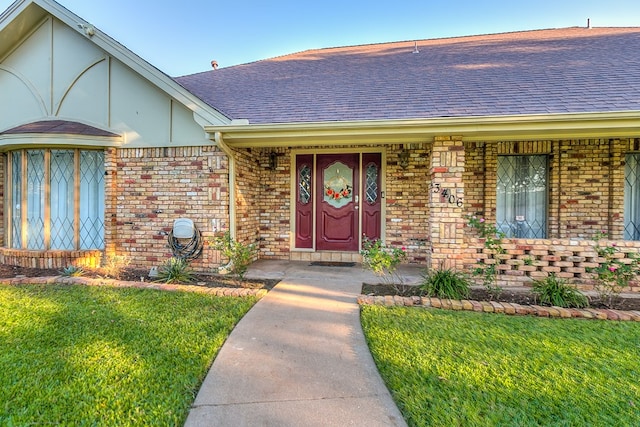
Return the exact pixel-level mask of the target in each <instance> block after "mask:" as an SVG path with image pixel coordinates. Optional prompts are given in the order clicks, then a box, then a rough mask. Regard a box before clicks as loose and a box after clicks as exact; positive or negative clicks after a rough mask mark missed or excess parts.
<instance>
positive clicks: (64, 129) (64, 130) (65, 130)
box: [0, 120, 120, 138]
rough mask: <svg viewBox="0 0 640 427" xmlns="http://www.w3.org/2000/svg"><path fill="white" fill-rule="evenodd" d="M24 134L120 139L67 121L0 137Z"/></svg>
mask: <svg viewBox="0 0 640 427" xmlns="http://www.w3.org/2000/svg"><path fill="white" fill-rule="evenodd" d="M23 133H44V134H67V135H83V136H104V137H114V138H115V137H120V135H117V134H115V133H112V132H108V131H106V130H102V129H98V128H95V127H93V126H89V125H85V124H83V123H77V122H70V121H67V120H42V121H38V122H33V123H27V124H25V125H21V126H17V127H14V128H12V129H8V130H5V131H4V132H0V135H15V134H23Z"/></svg>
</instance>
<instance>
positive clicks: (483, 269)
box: [467, 215, 507, 297]
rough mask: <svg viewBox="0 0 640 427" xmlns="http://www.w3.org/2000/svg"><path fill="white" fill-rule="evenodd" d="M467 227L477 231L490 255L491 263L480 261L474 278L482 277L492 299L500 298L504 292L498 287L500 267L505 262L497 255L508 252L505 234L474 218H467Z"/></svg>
mask: <svg viewBox="0 0 640 427" xmlns="http://www.w3.org/2000/svg"><path fill="white" fill-rule="evenodd" d="M467 221H468V223H467V225H468V226H469V227H471V228H473V229H475V230H476V232H477V233H478V236H479V237H480V238H481V239H482V240H483V242H484V247H485V249H487V252H488V254H489V262H487V260H485V259H479V260H478V266H477V267H476V268H475V269H474V270H473V275H474V276H480V277H482V284H483V285H484V287H485V289H486V290H487V292H488V293H489V294H490V295H491V296H492V297H498V296H499V295H500V293H501V292H502V287H500V286H499V285H498V273H499V270H498V265H500V264H502V263H503V262H504V260H502V259H500V258H499V257H497V256H496V255H501V254H505V253H506V252H507V251H506V250H505V249H504V248H503V247H502V239H504V238H505V234H504V233H503V232H502V231H500V230H498V228H497V227H496V226H495V225H493V224H489V223H487V222H486V221H485V219H484V218H478V217H476V216H475V215H474V216H468V217H467Z"/></svg>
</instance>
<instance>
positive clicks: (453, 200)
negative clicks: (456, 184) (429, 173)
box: [431, 182, 463, 208]
mask: <svg viewBox="0 0 640 427" xmlns="http://www.w3.org/2000/svg"><path fill="white" fill-rule="evenodd" d="M431 192H432V193H433V194H440V199H441V200H442V201H443V202H444V203H447V202H448V203H449V204H450V205H456V206H457V207H459V208H461V207H462V205H463V203H462V197H458V196H456V195H455V194H453V192H452V191H451V190H449V189H448V188H443V187H442V186H441V185H440V184H439V183H435V182H432V183H431Z"/></svg>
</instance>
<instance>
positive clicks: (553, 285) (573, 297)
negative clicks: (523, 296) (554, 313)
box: [533, 273, 589, 308]
mask: <svg viewBox="0 0 640 427" xmlns="http://www.w3.org/2000/svg"><path fill="white" fill-rule="evenodd" d="M533 293H534V294H536V297H537V298H538V299H539V300H540V303H541V304H542V305H555V306H557V307H575V308H583V307H588V306H589V300H588V299H587V297H586V296H584V295H583V294H581V293H580V291H578V290H577V289H576V288H574V287H573V286H571V285H569V284H567V283H566V282H565V281H564V280H562V279H559V278H557V277H556V275H555V274H553V273H551V274H550V275H549V276H548V277H546V278H545V279H544V280H536V281H535V282H533Z"/></svg>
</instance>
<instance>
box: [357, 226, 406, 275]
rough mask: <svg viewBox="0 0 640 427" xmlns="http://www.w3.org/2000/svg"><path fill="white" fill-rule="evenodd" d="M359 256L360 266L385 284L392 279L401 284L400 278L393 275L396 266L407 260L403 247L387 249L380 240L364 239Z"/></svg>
mask: <svg viewBox="0 0 640 427" xmlns="http://www.w3.org/2000/svg"><path fill="white" fill-rule="evenodd" d="M360 255H362V266H363V267H364V268H368V269H369V270H371V271H373V272H374V273H375V274H376V275H378V276H380V277H382V279H383V280H384V281H385V282H386V281H393V280H394V279H396V280H399V281H400V282H402V278H401V277H399V276H398V275H397V274H395V271H396V269H397V268H398V264H400V263H401V262H402V261H404V260H405V259H406V258H407V253H406V252H405V248H404V247H402V248H393V247H389V246H386V245H385V244H384V243H382V241H381V240H380V239H374V240H370V239H368V238H366V237H365V238H364V240H363V242H362V250H361V251H360Z"/></svg>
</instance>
